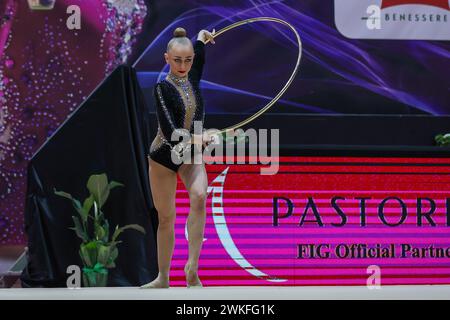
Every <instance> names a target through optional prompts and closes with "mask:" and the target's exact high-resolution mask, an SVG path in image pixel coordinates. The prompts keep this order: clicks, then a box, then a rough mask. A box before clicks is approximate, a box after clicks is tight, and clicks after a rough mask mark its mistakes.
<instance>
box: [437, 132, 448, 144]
mask: <svg viewBox="0 0 450 320" xmlns="http://www.w3.org/2000/svg"><path fill="white" fill-rule="evenodd" d="M434 140H435V141H436V144H437V145H438V146H441V147H442V146H450V133H446V134H442V133H440V134H438V135H436V136H435V137H434Z"/></svg>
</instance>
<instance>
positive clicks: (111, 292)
mask: <svg viewBox="0 0 450 320" xmlns="http://www.w3.org/2000/svg"><path fill="white" fill-rule="evenodd" d="M15 299H20V300H47V299H48V300H277V299H280V300H303V299H305V300H308V299H314V300H329V299H338V300H346V299H352V300H353V299H357V300H378V299H380V300H398V299H402V300H403V299H408V300H409V299H411V300H449V299H450V285H423V286H382V287H381V288H380V289H368V288H366V287H350V286H347V287H326V286H322V287H205V288H194V289H192V288H189V289H187V288H179V287H176V288H169V289H139V288H130V287H121V288H81V289H64V288H60V289H59V288H58V289H19V288H11V289H0V301H1V300H15Z"/></svg>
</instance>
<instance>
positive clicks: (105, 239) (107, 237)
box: [102, 219, 109, 242]
mask: <svg viewBox="0 0 450 320" xmlns="http://www.w3.org/2000/svg"><path fill="white" fill-rule="evenodd" d="M103 230H105V236H104V237H103V239H102V240H103V242H108V239H109V222H108V220H106V219H105V224H104V225H103Z"/></svg>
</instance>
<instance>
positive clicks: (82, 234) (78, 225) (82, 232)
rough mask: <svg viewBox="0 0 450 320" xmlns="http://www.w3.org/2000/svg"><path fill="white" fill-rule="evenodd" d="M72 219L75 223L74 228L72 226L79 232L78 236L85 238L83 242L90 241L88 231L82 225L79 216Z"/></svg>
mask: <svg viewBox="0 0 450 320" xmlns="http://www.w3.org/2000/svg"><path fill="white" fill-rule="evenodd" d="M72 220H73V222H74V224H75V227H74V228H70V229H72V230H75V233H76V234H77V236H78V237H79V238H81V240H83V242H88V241H89V237H88V235H87V233H86V231H85V230H84V229H83V226H82V225H81V222H80V219H78V217H75V216H72Z"/></svg>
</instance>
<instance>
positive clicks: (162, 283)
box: [140, 276, 169, 289]
mask: <svg viewBox="0 0 450 320" xmlns="http://www.w3.org/2000/svg"><path fill="white" fill-rule="evenodd" d="M140 288H141V289H152V288H169V279H168V278H165V277H161V276H158V277H157V278H156V279H155V280H153V281H152V282H149V283H147V284H144V285H143V286H141V287H140Z"/></svg>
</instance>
